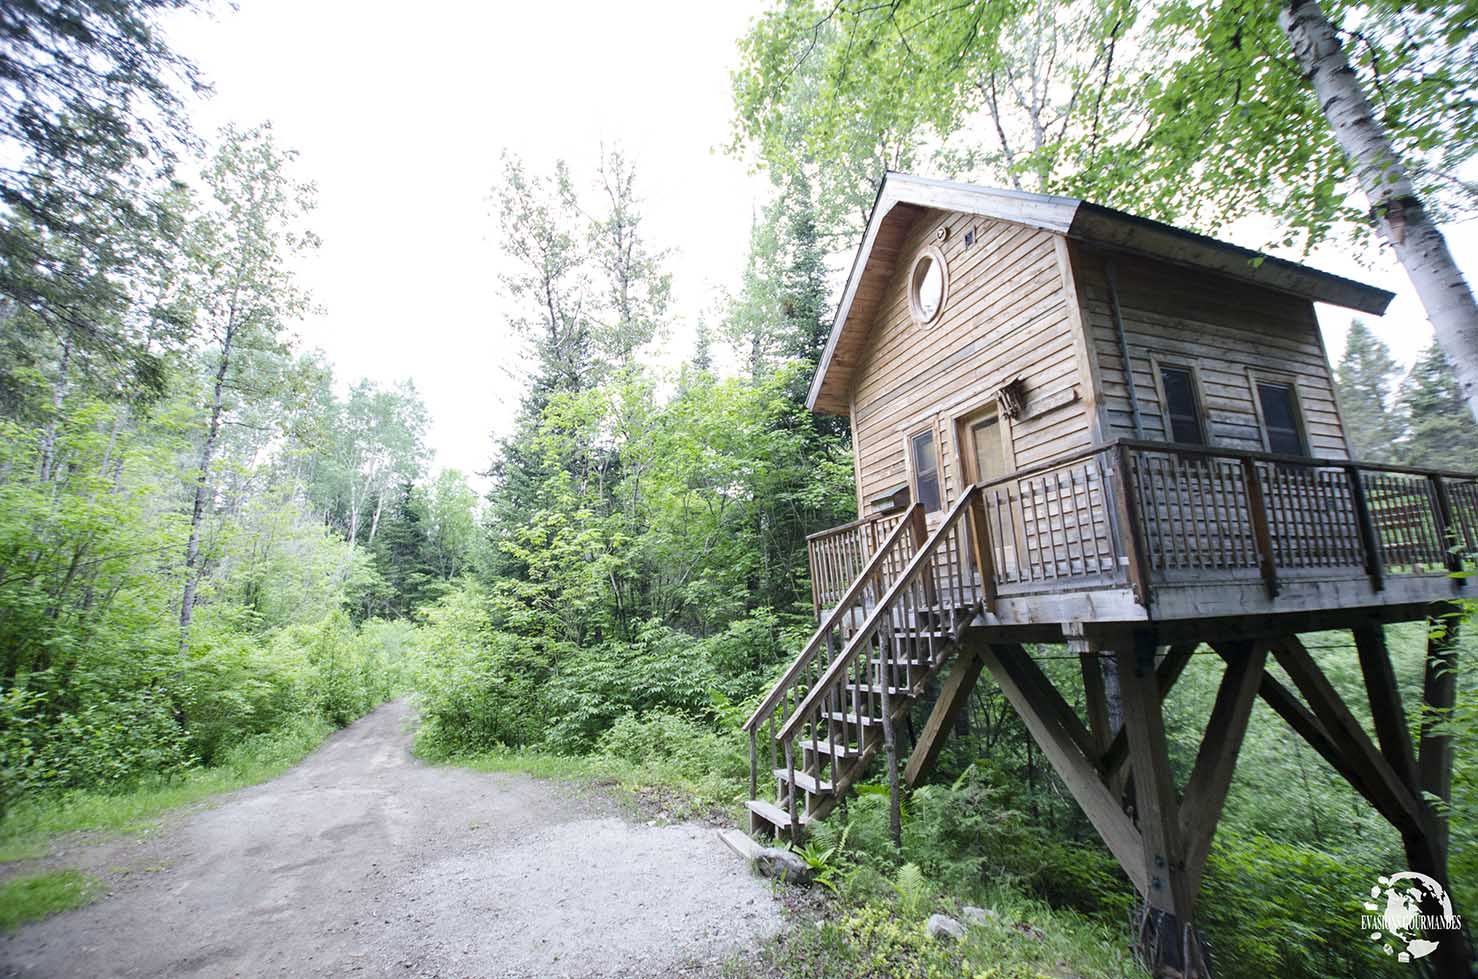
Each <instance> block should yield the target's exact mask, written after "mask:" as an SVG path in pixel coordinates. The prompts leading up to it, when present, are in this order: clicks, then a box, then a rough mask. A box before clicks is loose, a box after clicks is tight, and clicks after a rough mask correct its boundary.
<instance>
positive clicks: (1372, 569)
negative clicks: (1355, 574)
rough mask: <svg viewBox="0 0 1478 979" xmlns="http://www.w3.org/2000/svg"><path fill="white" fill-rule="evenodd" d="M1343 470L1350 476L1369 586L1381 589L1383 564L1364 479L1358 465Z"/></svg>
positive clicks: (1383, 581)
mask: <svg viewBox="0 0 1478 979" xmlns="http://www.w3.org/2000/svg"><path fill="white" fill-rule="evenodd" d="M1345 472H1346V473H1348V474H1349V477H1350V500H1351V501H1352V502H1353V503H1354V504H1355V526H1356V527H1358V528H1359V530H1360V547H1361V549H1362V550H1364V551H1365V573H1366V574H1367V575H1369V576H1370V587H1371V588H1373V589H1374V590H1375V591H1381V590H1383V589H1384V588H1385V587H1386V571H1385V564H1384V562H1382V561H1381V554H1380V535H1379V534H1378V533H1377V532H1376V529H1375V517H1374V515H1372V514H1371V512H1370V500H1369V498H1368V497H1367V496H1366V495H1365V480H1364V479H1363V478H1362V477H1361V475H1360V467H1359V466H1346V467H1345Z"/></svg>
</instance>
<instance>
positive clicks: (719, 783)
mask: <svg viewBox="0 0 1478 979" xmlns="http://www.w3.org/2000/svg"><path fill="white" fill-rule="evenodd" d="M416 754H417V756H418V757H420V758H422V759H423V760H424V761H426V762H429V763H430V764H433V765H454V766H456V767H458V768H468V769H471V770H472V771H475V772H500V773H511V774H517V775H528V776H531V777H533V778H542V779H553V780H556V781H562V782H598V783H601V784H603V785H613V786H615V787H616V788H617V789H619V790H620V791H622V792H624V793H626V794H628V795H630V796H631V797H632V800H633V801H634V802H636V803H638V804H639V807H640V808H641V809H643V810H648V809H652V808H656V809H661V810H662V811H663V812H664V813H665V815H666V816H667V817H670V818H673V819H687V818H693V817H710V816H712V815H713V814H714V813H715V811H723V812H725V813H728V815H729V816H730V817H735V818H737V817H736V814H737V813H739V812H741V811H742V808H743V806H742V799H741V798H740V796H739V795H738V794H736V791H735V789H734V787H733V786H732V785H731V784H729V783H728V782H727V781H725V780H723V779H713V780H694V779H692V778H690V777H688V776H687V775H686V774H685V773H683V772H680V771H677V770H676V767H675V766H673V765H671V764H666V763H664V762H663V761H661V760H657V761H648V762H633V761H628V760H626V759H624V758H616V757H614V756H611V755H606V754H592V755H556V754H552V753H548V752H538V751H528V750H516V749H509V748H494V749H492V750H490V751H485V752H478V753H476V754H441V753H437V752H423V751H421V750H420V748H419V747H418V749H417V751H416ZM730 810H732V812H730Z"/></svg>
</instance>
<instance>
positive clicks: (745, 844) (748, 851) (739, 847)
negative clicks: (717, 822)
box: [718, 829, 764, 861]
mask: <svg viewBox="0 0 1478 979" xmlns="http://www.w3.org/2000/svg"><path fill="white" fill-rule="evenodd" d="M718 838H719V839H720V840H723V842H724V845H725V846H727V847H728V848H729V849H730V850H733V851H734V852H735V853H737V854H739V856H740V857H742V858H743V859H745V860H748V861H753V860H754V858H755V857H757V856H759V855H760V851H761V850H763V849H764V847H762V846H760V845H759V844H758V843H756V842H755V841H754V840H752V839H750V838H749V837H748V836H746V835H745V834H744V833H741V832H740V831H739V830H737V829H721V830H719V833H718Z"/></svg>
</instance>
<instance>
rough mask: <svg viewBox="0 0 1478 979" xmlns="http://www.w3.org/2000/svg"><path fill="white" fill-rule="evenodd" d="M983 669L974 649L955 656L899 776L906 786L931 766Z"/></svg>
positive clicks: (937, 757)
mask: <svg viewBox="0 0 1478 979" xmlns="http://www.w3.org/2000/svg"><path fill="white" fill-rule="evenodd" d="M984 668H985V663H984V662H983V661H982V660H981V658H980V656H979V654H978V653H977V652H976V651H975V650H974V649H968V648H967V649H962V650H960V654H959V655H958V656H957V657H955V662H954V665H953V666H951V667H950V671H949V676H948V677H946V678H945V681H944V684H943V686H941V687H940V689H939V698H938V699H937V700H935V701H934V709H933V710H931V711H930V712H929V719H928V720H927V721H925V722H924V729H923V731H921V732H920V733H919V737H918V741H917V742H916V743H915V744H914V749H913V751H912V753H910V754H909V756H908V765H907V766H906V767H905V768H904V770H903V779H904V781H905V782H907V783H908V784H909V786H910V787H912V786H915V785H918V784H919V782H921V781H923V780H924V778H926V777H927V776H928V774H929V772H931V771H932V770H933V769H934V763H935V762H936V761H938V760H939V752H940V750H941V749H942V748H943V747H944V743H945V742H946V741H948V740H949V732H950V731H951V730H952V729H953V728H954V724H955V720H956V719H957V718H958V717H959V716H960V713H961V712H962V711H963V710H964V709H965V705H966V704H968V703H969V702H970V693H971V691H973V690H974V689H975V684H976V682H977V681H978V680H979V679H980V671H981V670H982V669H984Z"/></svg>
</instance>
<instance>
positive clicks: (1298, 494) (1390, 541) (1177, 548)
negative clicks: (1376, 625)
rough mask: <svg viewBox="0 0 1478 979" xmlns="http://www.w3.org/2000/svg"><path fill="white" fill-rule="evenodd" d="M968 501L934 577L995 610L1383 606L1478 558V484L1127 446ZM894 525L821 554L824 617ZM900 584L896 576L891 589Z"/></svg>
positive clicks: (1334, 463) (1319, 462)
mask: <svg viewBox="0 0 1478 979" xmlns="http://www.w3.org/2000/svg"><path fill="white" fill-rule="evenodd" d="M967 493H968V494H970V495H973V496H975V497H977V498H978V506H976V505H975V504H974V502H972V506H973V507H974V508H973V509H972V521H971V526H972V528H973V530H972V533H973V534H974V539H973V540H972V546H971V547H969V548H965V549H963V550H961V551H960V552H959V553H957V554H952V555H949V556H948V560H944V561H941V562H940V566H939V568H938V570H937V571H936V574H937V575H944V576H947V577H952V578H954V579H956V580H957V581H958V582H961V583H963V582H965V581H967V580H968V581H970V582H971V583H972V584H973V583H975V582H978V584H979V586H980V587H981V588H982V593H983V594H984V595H985V596H986V599H987V602H988V603H989V602H990V601H991V600H993V599H994V597H995V596H998V595H999V596H1003V597H1004V596H1021V595H1033V594H1044V593H1051V592H1060V591H1082V590H1091V589H1103V588H1125V587H1128V588H1132V589H1133V592H1134V595H1135V598H1136V599H1137V600H1138V601H1139V602H1140V603H1141V604H1142V605H1146V606H1148V605H1150V604H1152V602H1153V595H1154V591H1155V589H1156V588H1158V587H1164V586H1175V585H1195V584H1212V585H1215V584H1236V583H1247V582H1259V581H1260V582H1261V583H1262V585H1263V587H1264V588H1265V589H1266V591H1267V594H1268V596H1269V597H1272V598H1276V597H1277V596H1278V594H1279V593H1280V592H1281V591H1282V590H1283V589H1284V587H1285V585H1286V584H1287V583H1288V582H1292V581H1295V580H1298V579H1310V580H1312V579H1319V580H1338V579H1362V578H1363V579H1368V580H1369V582H1370V584H1371V586H1372V587H1373V588H1374V589H1375V590H1377V591H1379V590H1381V589H1382V588H1384V587H1385V583H1386V581H1387V579H1390V578H1397V577H1410V576H1420V575H1433V576H1447V575H1451V574H1453V573H1455V572H1458V571H1460V570H1461V569H1462V566H1463V564H1462V558H1463V556H1464V555H1467V554H1470V553H1474V552H1478V475H1474V474H1470V473H1457V472H1449V471H1443V470H1430V469H1417V468H1412V467H1406V466H1389V465H1376V464H1372V463H1362V462H1352V461H1343V460H1329V459H1314V458H1310V457H1303V456H1283V455H1275V454H1272V453H1266V452H1246V451H1238V450H1233V449H1221V448H1205V447H1200V446H1186V445H1168V444H1165V443H1157V442H1143V441H1136V440H1127V439H1123V440H1119V441H1116V442H1111V443H1109V444H1107V445H1101V446H1093V447H1091V448H1086V449H1083V450H1080V451H1078V452H1074V453H1070V454H1068V455H1065V456H1062V457H1059V458H1057V459H1054V460H1052V461H1051V462H1048V463H1044V464H1042V465H1038V466H1032V467H1029V468H1027V469H1023V470H1020V471H1018V472H1015V473H1012V474H1011V475H1009V476H1006V477H1004V478H1002V479H998V480H994V481H992V482H990V483H987V484H985V485H983V486H976V487H971V488H970V489H969V490H968V491H967ZM887 519H889V518H884V520H875V521H858V522H856V523H853V524H849V525H847V526H846V527H842V528H837V529H836V530H835V531H828V532H827V533H825V534H820V535H816V536H815V537H813V538H812V542H811V544H812V551H811V555H812V556H811V568H812V580H813V594H814V596H815V599H816V603H817V607H818V609H824V608H828V607H831V606H832V605H833V604H834V601H835V597H834V596H841V595H842V594H844V593H845V592H846V590H847V588H848V586H849V585H850V584H851V582H852V580H853V579H854V578H855V577H856V574H855V571H853V569H854V568H856V569H858V570H860V569H861V567H862V566H863V565H865V564H866V563H867V560H868V558H869V557H870V556H871V554H872V553H875V551H876V547H875V546H873V545H872V544H871V543H870V542H871V541H872V540H881V539H882V538H883V537H886V536H887V534H886V528H888V527H890V526H892V525H896V520H897V519H898V518H891V519H892V520H893V521H894V524H892V525H890V524H889V523H887V522H885V521H886V520H887ZM880 533H881V536H879V534H880ZM941 557H943V556H941ZM901 559H902V556H901V555H900V560H901ZM982 568H983V571H984V573H982ZM900 571H901V564H900V567H899V568H893V567H891V566H889V567H886V568H884V569H883V574H882V575H881V576H880V577H881V582H880V584H881V585H882V586H883V587H886V586H887V584H888V583H889V582H890V581H892V580H893V579H894V578H895V577H896V576H897V574H898V573H899V572H900ZM940 585H941V587H945V588H948V587H950V584H949V583H948V582H946V581H945V580H943V579H941V581H940Z"/></svg>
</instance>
